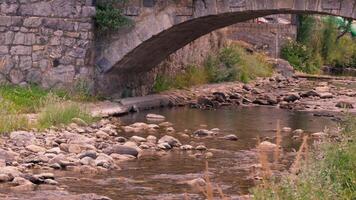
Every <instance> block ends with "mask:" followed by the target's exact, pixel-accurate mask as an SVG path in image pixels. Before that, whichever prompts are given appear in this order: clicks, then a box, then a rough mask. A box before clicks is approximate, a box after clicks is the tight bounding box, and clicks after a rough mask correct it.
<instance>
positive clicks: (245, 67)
mask: <svg viewBox="0 0 356 200" xmlns="http://www.w3.org/2000/svg"><path fill="white" fill-rule="evenodd" d="M272 74H273V69H272V66H271V65H270V64H269V63H268V62H267V59H266V57H265V56H264V55H263V54H260V53H248V52H247V51H246V50H245V49H244V48H242V47H241V46H239V45H238V44H231V45H228V46H226V47H224V48H222V49H221V50H220V51H219V52H218V53H217V55H210V56H209V57H208V58H207V59H206V61H205V63H204V65H203V66H195V65H190V66H187V69H186V70H185V71H184V72H182V73H179V74H177V75H175V76H174V77H165V76H158V77H157V78H156V81H155V84H154V86H153V91H154V92H162V91H165V90H169V89H182V88H187V87H191V86H194V85H201V84H206V83H219V82H227V81H241V82H244V83H246V82H249V81H250V80H253V79H255V78H257V77H267V76H271V75H272Z"/></svg>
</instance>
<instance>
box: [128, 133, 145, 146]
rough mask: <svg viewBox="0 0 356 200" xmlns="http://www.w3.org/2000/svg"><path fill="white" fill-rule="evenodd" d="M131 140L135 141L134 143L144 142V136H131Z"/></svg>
mask: <svg viewBox="0 0 356 200" xmlns="http://www.w3.org/2000/svg"><path fill="white" fill-rule="evenodd" d="M130 140H131V141H133V142H135V143H136V144H140V143H141V142H146V138H143V137H140V136H136V135H134V136H132V137H131V138H130Z"/></svg>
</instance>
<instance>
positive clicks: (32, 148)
mask: <svg viewBox="0 0 356 200" xmlns="http://www.w3.org/2000/svg"><path fill="white" fill-rule="evenodd" d="M26 149H27V150H29V151H32V152H35V153H38V152H45V151H46V149H45V148H43V147H40V146H37V145H34V144H30V145H28V146H26Z"/></svg>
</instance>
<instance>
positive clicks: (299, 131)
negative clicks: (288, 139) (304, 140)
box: [293, 129, 304, 135]
mask: <svg viewBox="0 0 356 200" xmlns="http://www.w3.org/2000/svg"><path fill="white" fill-rule="evenodd" d="M302 133H304V131H303V130H302V129H295V130H294V131H293V134H297V135H300V134H302Z"/></svg>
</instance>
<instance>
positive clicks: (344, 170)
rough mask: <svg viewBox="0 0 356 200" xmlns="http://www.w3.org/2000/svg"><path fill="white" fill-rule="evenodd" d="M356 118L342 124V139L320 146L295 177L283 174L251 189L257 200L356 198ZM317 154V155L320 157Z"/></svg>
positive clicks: (349, 199)
mask: <svg viewBox="0 0 356 200" xmlns="http://www.w3.org/2000/svg"><path fill="white" fill-rule="evenodd" d="M355 139H356V117H350V119H349V120H348V121H347V122H346V123H344V125H343V135H342V141H341V142H328V143H326V144H323V145H322V150H321V152H318V153H319V155H323V158H322V159H317V156H316V155H315V156H314V158H312V160H311V162H312V164H310V165H305V166H304V168H302V171H301V173H300V174H298V175H297V176H296V177H293V176H284V177H283V178H282V180H281V181H279V182H273V181H271V182H269V183H268V184H264V185H260V186H258V187H256V188H255V189H254V190H253V195H254V199H257V200H260V199H261V200H262V199H263V200H270V199H271V200H272V199H273V200H274V199H283V200H319V199H323V200H335V199H345V200H353V199H356V170H355V169H356V142H355ZM319 157H320V156H319Z"/></svg>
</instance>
